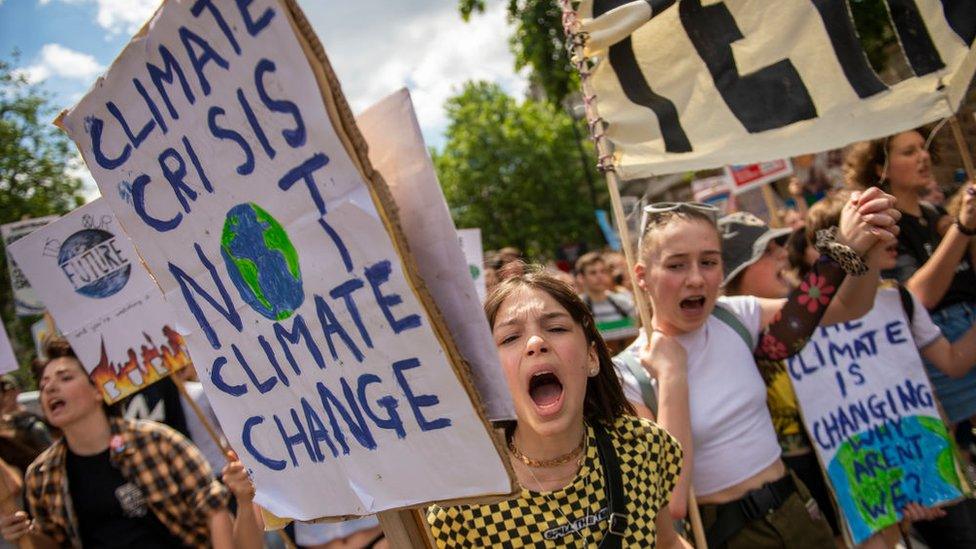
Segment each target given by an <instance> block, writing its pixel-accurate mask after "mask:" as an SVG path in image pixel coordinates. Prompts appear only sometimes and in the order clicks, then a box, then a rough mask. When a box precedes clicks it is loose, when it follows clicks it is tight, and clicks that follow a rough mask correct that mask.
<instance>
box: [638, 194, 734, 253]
mask: <svg viewBox="0 0 976 549" xmlns="http://www.w3.org/2000/svg"><path fill="white" fill-rule="evenodd" d="M667 212H691V213H698V214H702V215H704V216H705V217H707V218H708V220H709V221H711V222H712V224H713V225H716V226H717V225H718V217H719V209H718V208H716V207H715V206H712V205H711V204H705V203H704V202H655V203H654V204H648V205H647V206H644V214H643V216H642V217H641V238H640V240H641V241H643V240H644V234H645V233H646V232H647V227H648V225H649V224H650V221H651V220H652V219H654V217H656V216H658V215H661V214H663V213H667ZM637 245H638V247H639V246H640V245H641V242H638V243H637Z"/></svg>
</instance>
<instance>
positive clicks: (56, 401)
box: [47, 398, 64, 414]
mask: <svg viewBox="0 0 976 549" xmlns="http://www.w3.org/2000/svg"><path fill="white" fill-rule="evenodd" d="M47 408H48V410H50V411H51V413H52V414H53V413H55V412H58V411H60V410H61V409H62V408H64V401H63V400H61V399H60V398H53V399H51V402H48V404H47Z"/></svg>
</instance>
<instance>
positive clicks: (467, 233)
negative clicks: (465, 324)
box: [457, 229, 488, 302]
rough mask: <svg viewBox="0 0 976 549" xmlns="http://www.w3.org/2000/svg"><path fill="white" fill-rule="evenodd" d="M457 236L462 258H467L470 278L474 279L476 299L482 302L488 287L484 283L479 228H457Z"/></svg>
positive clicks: (482, 254)
mask: <svg viewBox="0 0 976 549" xmlns="http://www.w3.org/2000/svg"><path fill="white" fill-rule="evenodd" d="M457 237H458V243H459V244H460V245H461V250H462V251H464V259H465V260H467V263H468V271H470V273H471V279H472V280H474V288H475V290H477V292H478V299H479V300H481V301H482V302H483V301H484V300H485V297H487V295H488V287H487V285H486V284H485V265H484V263H485V260H484V252H483V251H482V247H481V229H458V230H457Z"/></svg>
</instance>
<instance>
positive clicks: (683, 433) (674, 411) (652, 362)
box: [641, 330, 694, 519]
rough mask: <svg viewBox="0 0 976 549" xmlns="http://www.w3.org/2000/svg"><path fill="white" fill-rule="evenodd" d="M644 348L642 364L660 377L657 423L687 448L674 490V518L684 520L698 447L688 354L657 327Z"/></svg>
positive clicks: (672, 506) (682, 447) (672, 502)
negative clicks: (690, 403)
mask: <svg viewBox="0 0 976 549" xmlns="http://www.w3.org/2000/svg"><path fill="white" fill-rule="evenodd" d="M649 335H650V337H649V338H648V344H647V347H645V348H644V350H643V351H641V364H643V365H644V368H646V369H647V371H648V373H650V375H651V377H654V378H655V379H657V386H658V409H657V423H658V425H660V426H661V427H664V429H665V430H666V431H667V432H669V433H671V436H673V437H674V438H675V439H676V440H677V441H678V443H679V444H681V449H682V451H683V459H682V463H681V474H680V475H679V476H678V481H677V482H676V483H675V485H674V491H673V492H672V493H671V503H670V504H669V505H668V508H669V509H670V512H671V517H672V518H674V519H681V518H684V517H685V514H686V513H687V511H688V486H689V485H690V484H691V468H692V463H693V462H694V460H693V456H694V447H693V445H692V438H691V411H690V408H689V407H688V355H687V353H686V352H685V348H684V347H682V346H681V343H678V340H677V339H675V338H674V337H671V336H666V335H664V334H663V333H661V332H659V331H657V330H654V331H652V332H651V333H650V334H649Z"/></svg>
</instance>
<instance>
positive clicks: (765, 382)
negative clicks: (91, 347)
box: [0, 130, 976, 548]
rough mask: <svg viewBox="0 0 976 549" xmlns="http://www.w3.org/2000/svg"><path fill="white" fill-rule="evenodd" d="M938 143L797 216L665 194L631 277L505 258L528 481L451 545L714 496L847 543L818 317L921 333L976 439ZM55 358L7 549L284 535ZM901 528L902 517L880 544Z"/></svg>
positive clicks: (682, 528) (974, 308)
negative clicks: (818, 430) (643, 306)
mask: <svg viewBox="0 0 976 549" xmlns="http://www.w3.org/2000/svg"><path fill="white" fill-rule="evenodd" d="M926 137H927V136H926V135H925V133H924V131H922V130H917V131H908V132H903V133H900V134H897V135H893V136H890V137H889V138H886V139H881V140H876V141H872V142H869V143H861V144H857V145H855V146H852V147H850V148H849V150H848V153H847V157H846V168H847V181H846V187H847V189H846V190H843V189H837V190H835V191H834V192H831V193H828V195H827V196H825V197H824V198H822V199H820V200H819V201H817V202H816V203H814V204H811V205H809V208H807V205H806V204H803V206H802V208H798V209H797V211H796V213H794V214H792V215H791V217H792V218H795V219H792V220H791V223H790V225H791V226H790V227H783V228H773V227H770V226H769V225H767V224H766V223H764V222H763V221H761V220H760V219H758V218H757V217H755V216H753V215H751V214H749V213H746V212H735V213H731V214H728V215H725V216H722V215H721V213H720V212H719V211H718V210H717V209H716V208H714V207H712V206H709V205H707V204H700V203H693V202H673V203H657V204H652V205H650V206H647V207H646V208H645V210H644V214H645V221H644V224H643V226H642V227H641V234H640V240H639V242H638V243H637V252H638V253H637V257H638V261H637V263H636V265H635V266H634V269H633V271H632V273H631V272H628V266H627V263H626V261H625V260H624V257H623V255H622V254H619V253H613V252H607V253H602V252H590V253H586V254H583V255H582V256H580V257H579V258H578V259H577V260H576V262H575V265H574V269H572V273H568V272H565V271H563V270H560V269H557V268H553V267H552V266H549V267H545V266H539V265H527V264H526V263H524V262H523V260H522V258H521V254H520V252H519V251H518V250H516V249H513V248H506V249H503V250H501V251H499V252H497V253H493V254H491V256H490V257H489V259H488V261H487V262H486V265H485V277H486V280H487V283H488V286H489V292H488V297H487V299H486V302H485V304H484V309H485V314H486V316H487V318H488V322H489V326H490V328H491V331H492V337H493V340H494V342H495V345H496V347H497V351H498V354H499V359H500V363H501V365H502V373H503V375H504V377H505V381H506V382H507V385H508V387H509V390H510V392H511V395H512V400H513V403H514V406H515V412H516V420H515V421H511V422H507V423H506V424H505V425H504V426H503V427H504V432H505V436H506V443H507V448H508V454H509V456H508V457H509V459H510V460H511V463H512V467H513V470H514V472H515V475H516V477H517V479H518V481H519V484H520V486H521V491H520V492H519V493H517V494H516V495H515V497H513V498H511V499H508V500H506V501H501V502H497V503H491V504H475V505H458V506H446V507H440V506H432V507H431V508H430V509H428V511H427V520H428V522H429V525H430V531H431V535H432V538H433V539H434V541H435V543H436V544H437V545H438V546H442V547H469V546H505V547H510V546H523V545H548V546H591V547H624V546H627V547H633V546H640V547H649V546H661V547H688V546H690V542H689V540H691V539H692V536H691V534H690V532H689V530H688V515H689V511H694V512H695V513H697V514H698V515H700V517H701V524H702V526H703V529H704V532H705V536H706V539H707V541H708V545H709V547H713V548H721V547H729V548H738V547H750V548H751V547H769V548H774V547H784V548H793V547H830V546H833V545H838V546H843V545H844V543H845V542H844V540H843V536H842V528H843V526H842V524H841V522H840V518H839V513H838V512H837V510H836V508H835V505H834V503H833V501H832V498H831V495H830V493H831V492H830V489H829V488H828V484H827V482H826V480H825V478H824V474H823V471H822V468H821V466H820V464H819V463H818V461H817V457H816V455H815V453H814V451H813V444H812V443H811V441H810V439H809V437H808V435H807V433H806V432H805V429H804V427H803V423H802V421H801V416H800V407H799V405H798V404H797V399H796V396H795V394H794V392H793V389H792V386H791V381H790V378H789V376H788V375H787V371H786V366H785V362H786V361H787V360H788V359H789V358H790V357H791V356H793V355H796V354H798V353H802V352H803V350H804V349H805V348H806V347H807V346H808V345H816V344H817V342H818V338H825V337H829V335H826V334H829V332H827V331H819V330H817V328H818V326H829V325H833V324H837V323H840V322H848V321H853V320H856V319H864V318H870V317H871V315H883V316H884V317H885V318H892V317H897V318H903V319H904V320H905V321H906V324H907V325H908V326H910V327H911V337H912V340H913V341H914V344H915V346H916V347H917V349H918V353H916V354H915V355H914V356H905V357H899V358H897V359H898V360H905V361H908V362H911V363H912V364H915V363H918V364H919V365H920V366H919V367H921V364H922V363H923V362H924V368H925V370H926V372H927V374H928V376H929V378H930V379H931V381H932V384H933V386H934V388H935V393H936V395H937V397H938V400H939V402H940V404H941V408H942V409H943V410H944V412H945V418H946V421H947V422H948V426H949V428H950V429H951V430H953V431H954V432H956V433H957V434H958V438H959V442H960V443H961V447H962V448H964V449H968V448H970V445H971V442H972V440H971V439H972V435H971V425H972V422H973V421H974V420H976V372H974V371H973V365H974V364H976V270H974V267H973V265H974V262H976V239H974V238H973V237H974V236H976V190H974V188H973V186H972V184H971V183H968V184H966V185H964V186H963V187H962V188H961V190H959V191H958V192H956V193H955V194H954V195H953V196H951V197H950V198H949V199H948V200H946V201H945V205H944V206H943V205H942V204H939V203H935V204H933V203H932V202H929V201H927V200H926V199H925V198H930V199H935V200H936V201H937V202H938V201H940V200H943V199H945V196H944V195H943V194H941V189H940V188H939V186H938V184H937V183H935V182H934V179H933V176H932V161H931V156H930V154H929V152H928V150H927V148H926ZM933 189H935V190H938V191H939V192H934V190H933ZM791 190H792V189H791ZM923 197H925V198H923ZM631 275H633V276H631ZM632 280H633V281H634V283H633V284H632V283H631V281H632ZM634 292H642V293H643V296H644V297H645V298H646V301H647V302H648V303H649V304H650V307H651V310H652V317H651V318H652V321H651V325H650V326H640V320H639V318H640V315H639V314H638V312H637V311H636V309H635V299H634ZM46 351H47V352H46V358H45V359H44V360H42V361H41V360H39V361H37V362H36V364H35V372H34V373H35V375H36V378H37V382H38V389H39V394H40V405H41V410H42V415H43V417H40V416H36V415H34V414H31V413H30V412H27V411H26V410H24V409H23V408H22V407H21V406H19V405H18V404H17V400H16V393H17V389H18V387H17V385H16V381H15V380H14V379H13V378H9V377H5V378H0V390H2V396H0V458H2V459H3V463H2V465H3V467H2V469H3V471H2V474H3V476H4V477H5V478H13V479H15V482H18V483H19V482H22V484H23V508H24V509H23V510H22V511H18V512H15V513H8V514H6V515H5V516H3V517H0V533H2V535H3V538H4V539H5V540H6V541H7V542H10V543H17V542H18V541H20V540H23V539H26V538H30V540H31V541H32V542H33V544H34V546H35V547H56V546H66V545H71V546H90V547H122V546H126V547H131V546H137V545H138V546H145V547H171V546H191V547H195V546H218V547H260V546H263V545H264V541H265V537H264V535H263V533H262V529H263V523H262V519H261V516H260V509H259V508H258V507H257V506H256V505H254V503H253V497H254V492H255V489H254V486H253V484H252V483H251V481H250V479H249V477H248V474H247V472H246V469H245V467H244V465H243V464H242V463H241V462H240V460H239V459H238V458H237V456H236V455H235V454H234V453H233V452H232V451H225V449H224V446H223V445H218V444H216V443H215V442H213V441H208V440H206V439H207V437H206V436H204V435H203V434H201V433H200V430H199V429H194V428H193V424H194V423H195V422H192V421H190V422H188V423H189V424H190V425H188V427H187V429H185V430H186V433H185V434H186V435H189V436H185V435H184V434H181V433H180V432H178V431H177V430H175V429H173V428H170V427H168V426H166V425H163V424H160V423H156V422H152V421H144V420H139V421H133V420H128V419H123V418H121V417H118V414H117V410H116V409H114V408H111V407H108V406H106V405H105V404H104V402H103V400H102V395H101V393H100V391H99V390H98V388H97V387H96V386H95V385H94V383H93V382H92V381H91V380H90V379H89V377H88V375H87V374H86V372H85V370H84V368H83V367H82V365H81V363H80V361H79V360H78V359H77V357H76V356H75V355H74V352H73V351H72V349H71V347H70V346H69V345H68V344H67V342H66V341H65V340H63V339H53V340H51V341H49V342H48V345H47V348H46ZM878 367H884V364H879V365H878ZM188 375H190V376H191V377H192V374H188ZM196 389H199V387H196ZM189 394H190V395H191V398H193V400H194V401H195V402H196V403H197V404H202V405H203V407H204V408H206V407H207V406H206V398H205V396H203V394H202V392H200V391H199V390H196V391H191V392H190V393H189ZM187 417H191V414H189V413H188V414H187ZM198 445H199V446H201V447H203V448H204V449H203V450H202V451H201V449H199V448H198V447H197V446H198ZM215 469H220V470H221V474H220V475H218V476H215V475H214V473H213V471H214V470H215ZM3 485H5V486H6V485H9V483H8V482H5V483H4V484H3ZM900 511H901V512H902V513H903V516H904V517H905V520H906V521H907V522H910V523H912V524H913V526H914V534H915V535H916V536H917V537H918V538H919V539H922V540H923V541H925V543H926V544H927V545H928V546H929V547H933V548H934V547H939V548H942V547H960V548H961V547H976V508H974V505H973V503H972V500H970V499H965V500H963V501H961V502H958V503H955V504H952V505H947V506H943V507H926V506H924V505H921V504H920V503H919V502H908V503H907V505H906V506H905V507H904V508H903V509H900ZM291 535H292V536H293V539H295V540H297V542H298V544H299V545H300V546H303V547H381V546H383V545H384V544H385V540H383V539H382V538H383V534H382V531H381V530H380V528H379V526H378V523H377V521H376V519H375V518H374V517H366V518H363V519H361V520H357V521H349V522H345V523H340V524H328V525H304V524H300V525H298V526H297V527H296V528H295V529H294V530H293V531H292V534H291ZM901 535H902V532H901V531H899V529H898V528H889V529H887V530H885V531H883V532H881V533H880V534H877V535H875V536H872V537H871V538H870V539H868V540H867V541H866V542H865V543H864V544H863V545H864V546H866V547H890V546H894V544H895V543H897V542H898V539H899V538H900V537H901Z"/></svg>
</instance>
